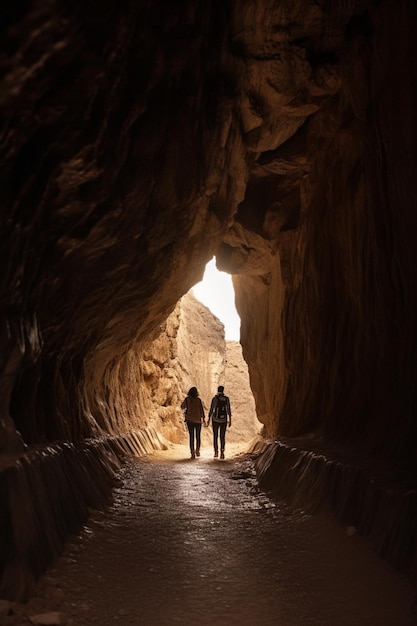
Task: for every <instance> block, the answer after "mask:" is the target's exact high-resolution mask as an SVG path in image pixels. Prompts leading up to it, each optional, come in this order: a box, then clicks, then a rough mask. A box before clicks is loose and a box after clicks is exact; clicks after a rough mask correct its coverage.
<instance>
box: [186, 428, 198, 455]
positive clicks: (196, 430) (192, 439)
mask: <svg viewBox="0 0 417 626" xmlns="http://www.w3.org/2000/svg"><path fill="white" fill-rule="evenodd" d="M186 421H187V428H188V434H189V435H190V450H191V452H194V450H200V445H201V424H196V422H189V421H188V420H186ZM194 433H195V440H196V447H195V448H194Z"/></svg>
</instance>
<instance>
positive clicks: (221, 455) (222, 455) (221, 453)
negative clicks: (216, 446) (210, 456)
mask: <svg viewBox="0 0 417 626" xmlns="http://www.w3.org/2000/svg"><path fill="white" fill-rule="evenodd" d="M220 458H221V459H224V450H222V451H221V452H220Z"/></svg>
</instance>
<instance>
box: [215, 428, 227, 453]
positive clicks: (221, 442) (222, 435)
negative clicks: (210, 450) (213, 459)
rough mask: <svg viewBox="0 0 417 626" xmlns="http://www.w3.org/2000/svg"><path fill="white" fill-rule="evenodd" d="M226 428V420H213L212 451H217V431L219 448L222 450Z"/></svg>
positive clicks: (224, 443)
mask: <svg viewBox="0 0 417 626" xmlns="http://www.w3.org/2000/svg"><path fill="white" fill-rule="evenodd" d="M226 428H227V421H225V422H224V423H220V422H215V421H214V420H213V447H214V451H215V452H218V449H219V448H218V439H219V433H220V450H224V447H225V445H226Z"/></svg>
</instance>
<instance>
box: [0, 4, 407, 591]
mask: <svg viewBox="0 0 417 626" xmlns="http://www.w3.org/2000/svg"><path fill="white" fill-rule="evenodd" d="M151 4H152V5H153V3H151ZM249 4H250V10H249V9H248V11H243V10H242V11H241V10H240V9H239V7H236V8H233V10H230V11H229V10H228V9H227V10H223V9H222V8H221V7H220V5H219V6H217V8H216V10H213V11H212V10H211V9H213V7H211V5H210V3H206V4H204V3H198V2H194V1H193V0H192V1H190V2H188V1H186V2H185V3H182V4H181V6H180V7H178V8H177V9H176V8H174V7H171V8H170V10H169V11H167V10H166V9H167V7H166V5H167V3H158V2H157V1H156V2H155V5H154V6H155V10H156V13H155V15H158V19H157V20H155V24H154V26H156V25H158V26H157V27H156V28H153V27H150V24H149V23H148V22H147V20H148V19H149V16H148V15H147V9H144V7H143V3H131V5H129V8H128V9H126V10H125V9H124V8H122V9H121V8H120V7H119V6H118V5H117V3H115V2H111V1H110V2H109V3H108V10H109V15H110V14H111V16H112V19H111V20H110V19H107V18H104V17H103V18H101V19H98V20H96V19H94V18H93V17H92V18H91V19H90V9H91V7H90V8H89V9H88V11H87V13H88V19H87V14H84V12H83V11H79V10H78V9H74V11H71V12H70V13H68V14H67V15H59V12H60V9H59V7H58V6H56V7H55V6H54V7H53V8H52V9H51V7H50V6H49V4H45V5H44V6H42V7H41V6H39V7H37V8H36V10H35V9H33V7H32V6H31V4H30V3H20V5H19V7H20V8H19V10H18V12H17V13H16V15H15V16H14V17H15V19H14V20H13V24H12V27H10V24H8V23H5V39H4V41H5V42H6V46H5V50H4V57H3V60H2V64H3V65H2V67H3V72H4V75H5V77H6V80H5V83H4V93H3V95H2V101H1V104H0V106H1V112H2V114H4V118H5V119H6V121H7V129H8V130H7V133H6V134H5V138H4V143H2V147H1V150H2V156H3V158H4V170H3V171H4V179H5V191H4V194H3V198H4V206H3V207H2V224H1V226H2V231H1V244H2V255H3V256H2V258H4V260H5V261H4V268H5V271H4V276H3V282H2V291H1V296H2V308H1V315H2V326H1V331H0V332H1V335H0V342H1V347H2V350H1V356H0V368H1V379H0V392H1V393H0V402H1V404H0V409H1V412H0V446H1V451H2V462H3V463H4V467H5V468H6V470H5V473H4V474H3V475H2V478H3V479H4V482H3V483H2V489H3V492H2V493H3V496H4V497H3V504H4V509H5V513H4V515H1V516H0V524H1V525H2V526H1V528H0V530H2V531H4V532H2V536H4V537H5V538H6V539H5V540H4V542H3V544H2V548H1V552H2V558H3V563H4V564H5V567H4V571H3V572H2V580H1V581H0V586H2V585H5V584H6V583H7V585H8V588H10V590H11V591H10V593H11V594H12V593H13V589H14V591H16V590H17V592H19V589H22V588H24V586H25V585H24V584H23V583H22V584H21V581H20V580H19V575H16V577H15V578H13V580H12V577H11V576H8V574H9V573H10V568H12V569H13V567H14V565H15V563H16V560H18V562H19V563H20V564H21V569H23V570H24V572H25V576H26V578H27V579H29V580H31V577H33V575H38V573H39V571H41V570H42V567H44V565H45V563H46V561H47V559H48V558H52V557H53V556H54V555H55V554H56V553H57V552H59V548H60V546H61V545H62V543H63V541H64V539H65V536H66V535H67V534H68V532H70V531H71V529H73V528H76V527H77V524H78V526H79V524H80V523H82V521H83V520H84V519H85V518H86V516H87V514H88V507H89V506H91V505H92V504H94V505H97V506H101V505H102V504H103V502H104V500H105V496H106V497H107V496H108V495H109V492H110V490H111V476H112V475H113V473H114V470H115V468H116V469H117V466H118V463H119V461H118V458H119V457H121V456H123V455H127V454H142V453H144V451H149V450H152V446H159V445H162V444H161V441H160V440H158V433H163V434H164V436H166V437H167V438H168V439H170V440H172V441H174V442H176V441H181V440H183V437H184V431H183V423H182V421H181V414H180V409H179V406H180V403H181V400H182V397H183V394H184V392H185V391H186V389H184V390H181V387H180V384H179V381H180V380H184V372H183V371H180V369H181V367H182V366H181V367H180V369H178V368H177V366H176V365H175V364H174V361H175V359H176V356H175V355H176V354H177V352H176V351H178V349H180V350H183V356H184V358H182V357H181V359H180V362H181V363H182V364H184V363H185V364H192V365H193V366H194V364H195V362H197V361H196V360H195V359H193V356H192V354H191V351H190V347H193V346H192V344H191V342H189V341H187V340H186V339H185V338H184V337H182V339H181V332H180V336H179V338H178V333H179V329H180V325H181V316H184V308H182V304H181V303H180V302H179V301H180V299H181V298H182V296H183V295H184V294H185V293H187V292H188V290H189V289H190V287H191V286H192V285H194V284H195V283H196V282H197V281H198V280H199V277H200V275H201V273H202V271H203V267H204V264H205V262H206V260H207V259H210V258H212V256H213V254H217V258H219V257H220V256H221V255H222V258H223V260H224V261H225V264H226V265H227V267H228V269H229V270H233V271H232V274H233V275H234V286H235V291H236V301H237V303H238V309H239V313H240V315H241V319H242V323H241V329H240V341H241V343H242V346H243V349H244V358H245V360H246V361H247V363H248V364H249V367H250V372H251V386H252V389H253V393H254V394H255V398H256V409H257V414H258V418H259V420H260V421H261V422H262V424H264V428H265V434H266V435H267V436H268V438H270V439H272V440H273V441H274V442H273V444H271V445H272V446H275V448H273V449H272V451H271V450H270V453H269V454H268V455H266V456H265V457H264V462H263V463H264V464H263V465H262V463H260V464H259V476H260V478H262V477H263V478H264V480H265V484H268V485H269V486H270V487H271V488H274V489H276V490H277V491H279V492H280V493H281V494H284V496H288V497H289V496H290V494H291V493H292V494H293V496H294V498H295V500H296V501H298V500H299V501H300V502H305V500H306V499H308V498H309V496H310V495H311V496H313V500H314V501H315V502H316V503H317V502H321V501H322V500H323V499H325V498H327V500H328V501H330V504H331V506H332V507H333V509H336V510H337V513H338V515H339V517H340V518H342V519H343V520H348V521H349V522H352V523H355V524H356V526H357V527H358V528H360V530H361V531H362V532H363V533H364V534H368V535H371V534H373V535H374V536H376V537H377V540H378V543H379V546H380V549H381V551H382V552H384V554H386V555H387V556H388V557H389V558H390V559H391V560H392V561H394V562H397V563H398V564H399V565H400V566H401V568H402V569H403V570H405V571H407V572H410V571H413V568H414V571H417V565H416V563H417V550H416V540H415V519H416V518H417V514H416V510H417V498H416V470H417V456H416V454H415V442H416V431H417V421H416V419H415V415H416V406H417V396H416V387H415V384H414V383H415V380H416V373H417V358H416V349H415V347H416V325H415V319H416V309H417V305H416V297H415V294H416V293H417V274H416V271H415V267H416V246H415V241H414V240H415V233H416V232H417V227H416V215H417V213H416V211H415V190H414V186H413V184H414V180H415V179H416V161H415V158H414V157H413V155H414V154H415V133H413V132H412V130H413V128H414V127H415V111H416V110H417V107H416V106H415V90H413V88H412V85H411V83H410V80H409V77H410V76H414V75H415V55H412V54H410V50H413V47H414V45H415V44H414V31H413V25H414V24H415V22H416V15H415V9H414V8H411V7H410V3H407V2H399V3H392V2H385V1H384V0H383V1H381V2H379V3H370V4H369V6H371V5H372V10H370V11H369V13H367V14H366V16H367V17H366V20H367V28H357V27H355V28H351V26H352V24H353V25H355V24H356V26H357V19H358V18H357V17H356V18H355V11H356V10H357V7H356V8H355V4H357V3H344V7H343V9H340V7H337V6H336V5H337V4H338V3H331V2H327V3H310V5H309V6H310V8H309V10H308V11H307V12H305V11H304V8H303V5H302V3H301V4H299V6H298V7H296V8H294V7H295V4H297V3H295V4H294V3H287V4H286V3H274V2H272V4H271V6H274V7H275V9H276V12H275V10H274V11H273V12H272V13H271V15H273V21H272V22H271V19H272V18H270V17H269V16H268V17H267V13H266V10H265V7H263V3H262V2H253V3H248V6H249ZM394 4H396V6H394ZM287 5H288V6H287ZM322 5H323V6H322ZM324 5H325V6H324ZM290 6H291V7H292V8H290ZM210 7H211V9H210ZM50 11H52V12H56V15H53V19H51V15H50V14H49V12H50ZM177 11H178V13H177ZM287 11H289V13H288V14H287ZM91 14H92V16H93V15H95V14H94V10H93V9H91ZM219 14H221V19H219ZM362 15H365V14H362ZM55 18H56V19H55ZM360 19H362V21H363V18H362V17H360ZM273 22H274V23H273ZM42 24H46V25H48V26H47V27H45V28H44V27H43V26H42V27H41V25H42ZM254 25H255V27H254ZM349 25H350V26H349ZM388 25H389V27H388ZM393 40H396V41H398V42H400V43H399V45H398V46H397V47H396V48H395V50H394V51H393V49H392V45H391V43H392V41H393ZM214 42H215V44H216V45H215V46H214V47H213V49H210V46H213V43H214ZM104 43H105V45H104ZM46 50H47V51H48V53H47V54H46V55H45V51H46ZM77 68H80V71H79V72H77ZM399 68H400V69H401V71H398V70H399ZM63 77H68V78H71V79H72V78H73V79H74V81H75V82H74V84H72V83H71V84H70V83H69V81H68V80H64V78H63ZM138 77H140V78H139V79H138ZM393 93H395V94H396V97H395V99H394V100H393V97H392V94H393ZM291 138H293V141H292V140H291ZM17 182H18V183H19V184H17ZM197 317H198V316H197ZM202 336H203V337H204V339H205V340H206V339H207V333H203V334H202ZM179 344H180V345H179ZM195 345H197V344H195ZM205 345H207V344H204V343H203V342H202V343H201V346H205ZM187 346H188V347H187ZM187 350H188V351H187ZM205 352H206V353H207V354H209V349H208V348H207V350H205ZM177 361H178V359H177ZM201 363H203V360H201ZM187 367H188V365H187ZM201 367H202V368H203V365H201ZM206 369H207V368H206ZM187 375H188V376H189V377H190V381H189V386H191V385H192V384H193V382H194V379H195V376H193V375H192V372H191V371H188V372H187ZM222 382H223V381H222ZM187 386H188V385H187ZM209 387H210V392H207V396H208V397H210V395H211V393H212V387H213V385H212V384H211V383H210V385H208V386H207V388H209ZM302 438H304V440H303V441H302V443H301V444H300V443H299V442H300V439H302ZM295 440H297V441H298V443H297V445H298V446H300V445H303V446H304V448H305V454H304V453H299V456H298V457H297V456H296V455H297V451H296V442H295ZM282 441H286V442H287V443H286V444H284V443H282ZM329 451H330V452H331V453H333V456H332V457H331V459H330V460H329ZM341 451H342V452H343V454H342V453H341ZM326 455H327V456H326ZM300 456H302V458H303V460H302V462H299V463H298V462H295V461H296V460H297V459H299V458H300ZM109 459H110V460H109ZM357 459H360V461H361V462H362V461H363V459H365V463H363V465H362V466H361V467H359V464H356V461H357ZM307 466H308V467H307ZM283 468H286V469H287V470H288V471H283ZM293 470H294V472H295V473H297V471H298V475H296V476H294V475H293V474H291V472H292V471H293ZM56 477H58V478H56ZM97 485H98V487H97ZM391 485H394V487H393V488H391ZM34 494H35V496H36V498H37V499H36V498H32V496H33V495H34ZM51 503H52V504H51ZM68 503H72V505H69V504H68ZM71 506H72V508H71ZM21 511H24V515H25V518H26V519H25V520H22V517H23V516H22V514H21ZM26 513H27V515H26ZM54 516H55V522H54V521H51V522H49V521H48V518H51V520H52V518H53V517H54ZM54 523H55V531H54V532H50V533H49V536H47V537H45V534H48V533H47V532H46V531H45V533H43V534H42V529H43V528H45V529H48V528H50V527H52V526H53V524H54ZM25 524H27V525H28V526H29V530H30V532H29V533H28V536H29V537H30V540H29V541H26V540H25V536H26V535H25V532H26V529H27V528H26V526H25ZM9 538H10V541H8V539H9ZM48 542H49V544H48ZM46 544H48V545H46ZM43 545H46V547H45V549H44V553H42V550H41V549H40V548H39V546H43ZM33 563H35V565H34V566H33V567H32V564H33ZM19 567H20V566H19ZM8 568H9V569H8ZM28 572H29V573H28Z"/></svg>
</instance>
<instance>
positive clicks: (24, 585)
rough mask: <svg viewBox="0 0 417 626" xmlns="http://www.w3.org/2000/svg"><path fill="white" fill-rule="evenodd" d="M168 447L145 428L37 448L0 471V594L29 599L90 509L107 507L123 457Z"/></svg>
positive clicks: (160, 438) (9, 597)
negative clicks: (37, 583)
mask: <svg viewBox="0 0 417 626" xmlns="http://www.w3.org/2000/svg"><path fill="white" fill-rule="evenodd" d="M166 445H167V444H166V443H165V441H164V440H163V438H162V437H161V435H160V434H159V433H157V432H156V431H154V430H153V429H143V430H140V431H132V432H130V433H127V434H124V435H119V436H105V437H100V438H97V439H89V440H85V441H84V442H82V443H79V444H72V443H69V442H57V443H55V444H51V445H47V446H43V447H40V446H39V447H37V448H36V449H29V450H28V451H27V452H26V453H25V454H24V455H22V456H20V457H19V458H16V459H14V460H12V461H11V462H10V464H9V466H8V467H7V468H5V469H3V471H2V472H1V474H0V480H1V492H2V494H1V495H2V497H1V502H2V508H1V511H0V536H1V544H0V550H1V552H2V558H1V563H2V569H1V571H0V597H1V598H7V599H10V600H19V601H25V600H27V599H28V597H29V596H30V595H31V592H32V591H33V588H34V586H35V584H36V582H37V580H38V579H39V577H40V576H41V575H42V574H43V573H44V572H45V571H46V569H47V567H48V566H49V565H50V563H51V562H52V561H53V560H54V559H55V558H57V557H58V556H59V555H60V554H61V553H62V551H63V548H64V544H65V541H66V539H67V538H68V537H69V536H70V535H71V534H74V533H77V532H79V530H80V529H81V528H82V526H83V525H84V524H85V523H86V522H87V520H88V517H89V514H90V511H91V510H105V509H106V507H107V506H108V505H109V503H110V502H111V495H112V489H113V487H114V486H115V485H116V482H117V472H118V470H119V469H120V468H121V466H122V463H123V458H124V457H129V456H137V457H140V456H143V455H146V454H148V453H150V452H152V451H153V450H161V449H165V448H166Z"/></svg>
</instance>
